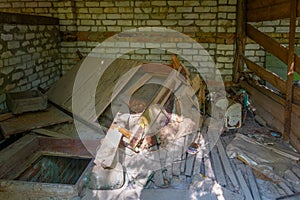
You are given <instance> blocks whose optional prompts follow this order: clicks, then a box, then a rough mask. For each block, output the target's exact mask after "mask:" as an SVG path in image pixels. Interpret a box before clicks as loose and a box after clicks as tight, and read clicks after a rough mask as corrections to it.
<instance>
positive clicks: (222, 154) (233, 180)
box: [217, 139, 239, 190]
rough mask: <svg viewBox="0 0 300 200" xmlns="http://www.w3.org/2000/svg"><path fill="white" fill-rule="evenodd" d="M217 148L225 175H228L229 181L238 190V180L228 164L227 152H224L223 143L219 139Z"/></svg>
mask: <svg viewBox="0 0 300 200" xmlns="http://www.w3.org/2000/svg"><path fill="white" fill-rule="evenodd" d="M217 148H218V151H219V154H220V157H221V160H222V163H223V166H224V170H225V172H226V174H227V176H228V177H229V179H230V181H231V183H232V184H233V186H234V188H235V189H236V190H238V189H239V183H238V180H237V179H236V175H235V173H234V171H233V169H232V166H231V164H230V161H229V159H228V157H227V154H226V152H225V149H224V147H223V144H222V142H221V140H220V139H219V140H218V142H217Z"/></svg>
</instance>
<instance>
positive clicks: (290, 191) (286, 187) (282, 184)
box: [278, 181, 294, 195]
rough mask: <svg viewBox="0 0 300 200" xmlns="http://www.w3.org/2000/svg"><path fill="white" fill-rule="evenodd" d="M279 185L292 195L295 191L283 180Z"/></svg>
mask: <svg viewBox="0 0 300 200" xmlns="http://www.w3.org/2000/svg"><path fill="white" fill-rule="evenodd" d="M278 185H279V186H280V187H281V188H282V189H283V190H284V192H285V193H286V194H287V195H292V194H294V192H293V191H292V190H291V189H290V188H289V187H288V186H287V185H286V184H285V183H284V182H282V181H280V182H279V183H278Z"/></svg>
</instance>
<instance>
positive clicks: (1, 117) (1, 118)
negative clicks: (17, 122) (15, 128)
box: [0, 112, 14, 122]
mask: <svg viewBox="0 0 300 200" xmlns="http://www.w3.org/2000/svg"><path fill="white" fill-rule="evenodd" d="M13 117H14V114H12V113H11V112H9V113H4V114H1V115H0V122H2V121H5V120H7V119H10V118H13Z"/></svg>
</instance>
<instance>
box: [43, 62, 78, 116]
mask: <svg viewBox="0 0 300 200" xmlns="http://www.w3.org/2000/svg"><path fill="white" fill-rule="evenodd" d="M83 61H84V59H82V60H80V61H79V62H78V63H77V64H76V65H75V66H74V67H72V69H71V70H70V71H69V72H68V73H67V74H65V75H64V76H62V77H61V78H60V79H59V80H58V81H56V82H55V83H54V84H53V85H52V86H51V87H50V89H49V90H48V91H47V92H46V95H47V96H48V99H49V100H50V101H51V102H53V103H55V104H57V105H60V106H63V105H64V103H66V102H67V101H68V100H69V99H70V98H71V97H72V92H73V86H74V81H75V77H76V74H77V72H78V70H79V68H80V66H81V64H82V62H83ZM64 108H65V107H64ZM69 111H71V110H69Z"/></svg>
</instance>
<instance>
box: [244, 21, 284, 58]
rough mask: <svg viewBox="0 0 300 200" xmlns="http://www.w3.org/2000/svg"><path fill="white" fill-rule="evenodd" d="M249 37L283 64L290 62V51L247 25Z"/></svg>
mask: <svg viewBox="0 0 300 200" xmlns="http://www.w3.org/2000/svg"><path fill="white" fill-rule="evenodd" d="M246 30H247V36H248V37H249V38H251V39H252V40H254V41H255V42H256V43H258V44H259V45H261V46H262V47H263V48H264V49H265V50H266V51H268V52H270V53H272V54H273V55H274V56H276V57H277V58H279V59H280V60H281V61H282V62H283V63H286V64H287V62H288V49H287V48H286V47H284V46H283V45H281V44H280V43H279V42H277V41H275V40H274V39H273V38H271V37H269V36H268V35H266V34H265V33H262V32H260V31H259V30H257V29H256V28H254V27H253V26H252V25H250V24H247V25H246Z"/></svg>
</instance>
